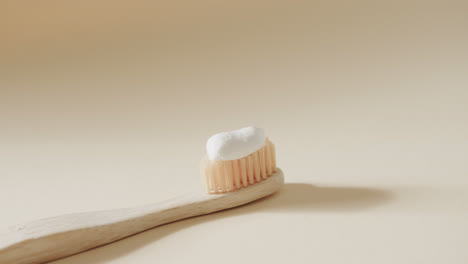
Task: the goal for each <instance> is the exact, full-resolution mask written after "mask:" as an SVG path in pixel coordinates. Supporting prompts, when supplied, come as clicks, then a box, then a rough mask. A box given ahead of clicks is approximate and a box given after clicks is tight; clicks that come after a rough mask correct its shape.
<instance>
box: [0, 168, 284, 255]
mask: <svg viewBox="0 0 468 264" xmlns="http://www.w3.org/2000/svg"><path fill="white" fill-rule="evenodd" d="M283 182H284V178H283V173H282V172H281V170H279V169H278V171H277V172H276V173H275V174H273V175H272V176H271V177H269V178H268V179H266V180H264V181H262V182H260V183H257V184H254V185H252V186H249V187H247V188H243V189H241V190H238V191H235V192H229V193H224V194H211V195H209V194H202V193H195V194H188V195H185V196H180V197H178V198H175V199H172V200H168V201H165V202H161V203H156V204H152V205H147V206H142V207H137V208H127V209H117V210H109V211H97V212H87V213H77V214H68V215H62V216H57V217H52V218H47V219H42V220H38V221H35V222H31V223H28V224H25V225H20V226H16V227H14V228H13V229H12V230H11V232H10V233H7V234H5V235H0V264H13V263H14V264H34V263H44V262H48V261H52V260H56V259H59V258H63V257H67V256H70V255H73V254H76V253H79V252H82V251H85V250H88V249H91V248H95V247H98V246H102V245H105V244H108V243H111V242H114V241H116V240H119V239H122V238H125V237H128V236H131V235H133V234H136V233H139V232H142V231H145V230H148V229H150V228H153V227H157V226H159V225H163V224H166V223H170V222H174V221H177V220H181V219H185V218H188V217H192V216H197V215H203V214H208V213H212V212H216V211H219V210H223V209H228V208H232V207H235V206H239V205H242V204H246V203H249V202H252V201H254V200H257V199H259V198H262V197H264V196H267V195H269V194H272V193H274V192H276V191H277V190H278V189H279V188H280V187H281V186H282V185H283Z"/></svg>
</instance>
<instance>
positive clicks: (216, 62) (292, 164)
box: [0, 0, 468, 264]
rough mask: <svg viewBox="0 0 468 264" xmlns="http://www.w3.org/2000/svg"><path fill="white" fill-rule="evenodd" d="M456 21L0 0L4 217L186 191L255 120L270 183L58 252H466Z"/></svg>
mask: <svg viewBox="0 0 468 264" xmlns="http://www.w3.org/2000/svg"><path fill="white" fill-rule="evenodd" d="M467 14H468V3H467V2H466V1H411V0H410V1H344V0H342V1H339V0H332V1H257V0H254V1H242V0H241V1H206V0H201V1H178V0H176V1H99V0H98V1H90V0H84V1H9V0H2V1H0V208H1V209H2V213H1V214H0V230H3V228H6V227H8V226H10V225H13V224H15V223H21V222H25V221H29V220H32V219H37V218H42V217H47V216H53V215H57V214H63V213H69V212H79V211H89V210H100V209H108V208H119V207H126V206H133V205H137V204H144V203H150V202H155V201H159V200H164V199H166V198H169V197H170V196H172V195H176V194H178V193H183V192H187V191H191V190H198V188H200V186H199V175H198V163H199V160H200V159H201V157H202V156H203V155H204V145H205V142H206V139H207V138H208V137H209V136H210V135H211V134H213V133H217V132H220V131H225V130H231V129H236V128H239V127H243V126H247V125H256V126H259V127H263V128H265V129H266V132H267V134H268V135H269V136H270V138H271V139H272V140H273V141H274V142H275V143H276V144H277V148H278V165H279V166H280V167H281V168H282V169H283V170H284V172H285V175H286V179H287V182H288V183H289V184H288V185H286V187H285V188H284V190H283V191H281V192H280V193H279V194H278V195H275V196H274V197H272V198H271V199H269V200H265V201H262V202H259V203H255V204H253V205H250V206H247V207H243V208H240V209H235V210H232V211H228V212H224V213H220V214H217V215H212V216H205V217H201V218H196V219H191V220H187V221H183V222H179V223H176V224H173V225H167V226H164V227H160V228H158V229H155V230H151V231H149V232H146V233H144V234H140V235H137V236H134V237H132V238H129V239H126V240H123V241H120V242H117V243H114V244H112V245H109V246H106V247H103V248H99V249H96V250H92V251H89V252H86V253H84V254H80V255H77V256H73V257H70V258H67V259H63V260H60V261H58V262H57V263H60V264H76V263H96V264H97V263H112V264H115V263H154V261H159V262H162V263H187V262H188V261H192V262H194V263H198V262H201V261H203V262H204V263H219V261H220V260H222V261H223V263H238V261H239V260H248V261H259V262H262V263H263V262H270V263H284V262H286V261H288V262H294V263H301V262H302V263H311V262H317V263H467V262H468V251H467V250H466V248H467V246H468V226H467V224H466V223H467V222H468V206H467V204H468V166H467V165H468V15H467ZM0 233H1V232H0Z"/></svg>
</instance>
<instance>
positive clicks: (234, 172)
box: [202, 139, 276, 194]
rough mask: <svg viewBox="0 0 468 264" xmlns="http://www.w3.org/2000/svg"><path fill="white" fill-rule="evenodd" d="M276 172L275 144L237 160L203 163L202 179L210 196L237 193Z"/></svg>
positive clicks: (267, 145) (270, 143) (204, 161)
mask: <svg viewBox="0 0 468 264" xmlns="http://www.w3.org/2000/svg"><path fill="white" fill-rule="evenodd" d="M275 172H276V153H275V146H274V145H273V143H272V142H271V141H270V140H268V139H266V141H265V146H263V147H262V148H261V149H259V150H257V151H256V152H254V153H252V154H250V155H248V156H246V157H243V158H241V159H237V160H210V159H208V158H205V159H204V160H203V161H202V177H203V182H204V184H205V189H206V191H207V192H208V193H209V194H216V193H226V192H232V191H236V190H238V189H241V188H243V187H247V186H249V185H252V184H255V183H257V182H261V181H263V180H265V179H267V178H268V177H270V176H271V175H272V174H273V173H275Z"/></svg>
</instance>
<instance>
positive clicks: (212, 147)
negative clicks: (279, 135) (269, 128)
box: [206, 127, 265, 160]
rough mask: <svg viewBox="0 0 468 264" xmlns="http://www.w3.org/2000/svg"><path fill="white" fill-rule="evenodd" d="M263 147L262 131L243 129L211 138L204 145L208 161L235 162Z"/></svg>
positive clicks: (259, 129)
mask: <svg viewBox="0 0 468 264" xmlns="http://www.w3.org/2000/svg"><path fill="white" fill-rule="evenodd" d="M264 145H265V133H264V132H263V129H261V128H256V127H244V128H241V129H238V130H234V131H230V132H222V133H219V134H216V135H213V136H211V137H210V138H209V139H208V142H207V143H206V152H207V154H208V158H209V159H210V160H236V159H240V158H243V157H246V156H248V155H250V154H252V153H254V152H255V151H257V150H259V149H260V148H262V147H263V146H264Z"/></svg>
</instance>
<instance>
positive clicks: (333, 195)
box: [53, 183, 393, 264]
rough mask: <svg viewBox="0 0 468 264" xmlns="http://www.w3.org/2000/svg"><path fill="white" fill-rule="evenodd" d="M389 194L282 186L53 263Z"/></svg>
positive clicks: (91, 260) (109, 255)
mask: <svg viewBox="0 0 468 264" xmlns="http://www.w3.org/2000/svg"><path fill="white" fill-rule="evenodd" d="M392 196H393V195H392V192H390V191H388V190H384V189H375V188H360V187H320V186H316V185H312V184H305V183H286V184H285V185H284V186H283V187H282V188H281V190H280V191H278V192H277V193H275V194H272V195H270V196H267V197H265V198H262V199H259V200H257V201H254V202H252V203H250V204H246V205H243V206H240V207H237V208H233V209H228V210H224V211H221V212H217V213H213V214H209V215H204V216H198V217H194V218H191V219H186V220H181V221H178V222H175V223H170V224H166V225H163V226H159V227H156V228H154V229H151V230H148V231H145V232H142V233H139V234H136V235H133V236H131V237H128V238H125V239H123V240H120V241H117V242H114V243H111V244H109V245H106V246H103V247H99V248H96V249H92V250H89V251H86V252H83V253H80V254H77V255H74V256H71V257H68V258H64V259H60V260H57V261H54V262H53V263H54V264H78V263H87V264H101V263H107V262H109V261H111V260H112V259H116V258H118V257H121V256H124V255H126V254H128V253H130V252H132V251H134V250H137V249H139V248H141V247H143V246H145V245H147V244H150V243H152V242H155V241H157V240H159V239H161V238H163V237H165V236H168V235H170V234H172V233H174V232H177V231H179V230H182V229H184V228H188V227H190V226H194V225H197V224H201V223H206V222H209V221H213V220H216V219H220V218H224V217H230V216H236V215H242V214H249V213H254V212H273V213H274V212H278V213H288V212H303V213H314V212H354V211H361V210H367V209H371V208H374V207H377V206H379V205H382V204H385V203H387V202H389V201H391V199H392Z"/></svg>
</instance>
